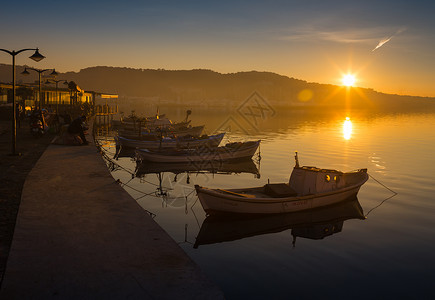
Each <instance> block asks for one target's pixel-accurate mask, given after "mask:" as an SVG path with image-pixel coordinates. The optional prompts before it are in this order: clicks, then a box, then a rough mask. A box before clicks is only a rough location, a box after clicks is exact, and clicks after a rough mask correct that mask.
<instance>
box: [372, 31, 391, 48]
mask: <svg viewBox="0 0 435 300" xmlns="http://www.w3.org/2000/svg"><path fill="white" fill-rule="evenodd" d="M392 38H393V35H392V36H390V37H389V38H388V39H383V40H382V41H380V42H379V43H378V45H377V46H376V47H375V48H374V49H373V50H372V51H375V50H376V49H378V48H380V47H382V46H383V45H384V44H385V43H388V42H389V41H390V40H391V39H392Z"/></svg>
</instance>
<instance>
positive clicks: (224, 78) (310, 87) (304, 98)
mask: <svg viewBox="0 0 435 300" xmlns="http://www.w3.org/2000/svg"><path fill="white" fill-rule="evenodd" d="M23 68H24V67H22V66H18V67H17V74H18V75H17V81H20V76H19V72H21V71H22V69H23ZM10 72H11V71H10V66H8V65H0V81H2V82H10ZM32 73H36V72H32ZM32 75H33V80H36V75H35V74H32ZM8 77H9V78H8ZM29 77H30V76H29ZM58 78H60V79H63V78H65V79H67V80H68V81H71V80H73V81H75V82H76V83H77V84H78V85H79V86H80V87H81V88H83V89H85V90H92V91H99V92H106V93H116V94H119V95H120V96H121V97H124V98H130V99H132V98H136V99H144V98H154V99H159V101H162V102H166V103H175V104H177V103H178V104H181V103H182V104H189V105H207V106H227V107H231V106H234V105H238V104H239V103H240V102H241V101H243V100H245V99H247V98H248V97H249V96H250V95H252V94H253V93H254V92H257V93H258V94H259V95H261V97H262V98H263V99H265V101H267V102H268V103H269V104H270V105H274V107H317V108H318V107H322V108H324V107H331V108H336V107H341V108H346V107H352V108H370V109H371V108H379V109H387V110H388V109H393V110H401V109H403V110H408V109H419V110H421V109H422V110H426V109H434V108H435V98H434V97H415V96H401V95H392V94H384V93H379V92H376V91H374V90H372V89H366V88H345V87H340V86H335V85H328V84H319V83H310V82H306V81H303V80H299V79H295V78H290V77H287V76H282V75H278V74H275V73H271V72H258V71H251V72H238V73H229V74H221V73H218V72H215V71H212V70H204V69H197V70H163V69H133V68H119V67H105V66H98V67H89V68H86V69H82V70H80V71H79V72H66V73H60V74H59V76H58ZM21 80H22V79H21ZM26 80H27V82H29V80H30V81H31V80H32V78H29V79H26Z"/></svg>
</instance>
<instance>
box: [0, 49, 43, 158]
mask: <svg viewBox="0 0 435 300" xmlns="http://www.w3.org/2000/svg"><path fill="white" fill-rule="evenodd" d="M0 51H3V52H6V53H8V54H9V55H11V56H12V90H13V92H12V155H17V153H16V148H17V112H16V109H15V96H16V93H15V56H17V55H18V54H20V53H21V52H24V51H35V53H33V54H32V56H30V57H29V58H31V59H33V60H34V61H36V62H38V61H40V60H42V59H44V58H45V56H44V55H42V54H40V53H39V49H38V48H36V49H32V48H26V49H21V50H18V51H15V50H12V51H9V50H6V49H0Z"/></svg>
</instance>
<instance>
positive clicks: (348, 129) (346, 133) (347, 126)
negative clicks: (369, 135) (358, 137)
mask: <svg viewBox="0 0 435 300" xmlns="http://www.w3.org/2000/svg"><path fill="white" fill-rule="evenodd" d="M351 136H352V121H351V120H350V118H349V117H346V120H345V121H344V123H343V138H344V139H345V140H350V138H351Z"/></svg>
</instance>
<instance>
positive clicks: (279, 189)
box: [264, 183, 298, 198]
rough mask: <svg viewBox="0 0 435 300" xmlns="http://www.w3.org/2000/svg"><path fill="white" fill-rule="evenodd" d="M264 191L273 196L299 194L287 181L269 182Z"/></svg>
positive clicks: (280, 196)
mask: <svg viewBox="0 0 435 300" xmlns="http://www.w3.org/2000/svg"><path fill="white" fill-rule="evenodd" d="M264 193H265V194H267V195H269V196H271V197H273V198H282V197H295V196H297V195H298V194H297V193H296V191H295V190H294V189H292V188H291V187H290V186H289V185H288V184H286V183H268V184H266V185H265V186H264Z"/></svg>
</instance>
